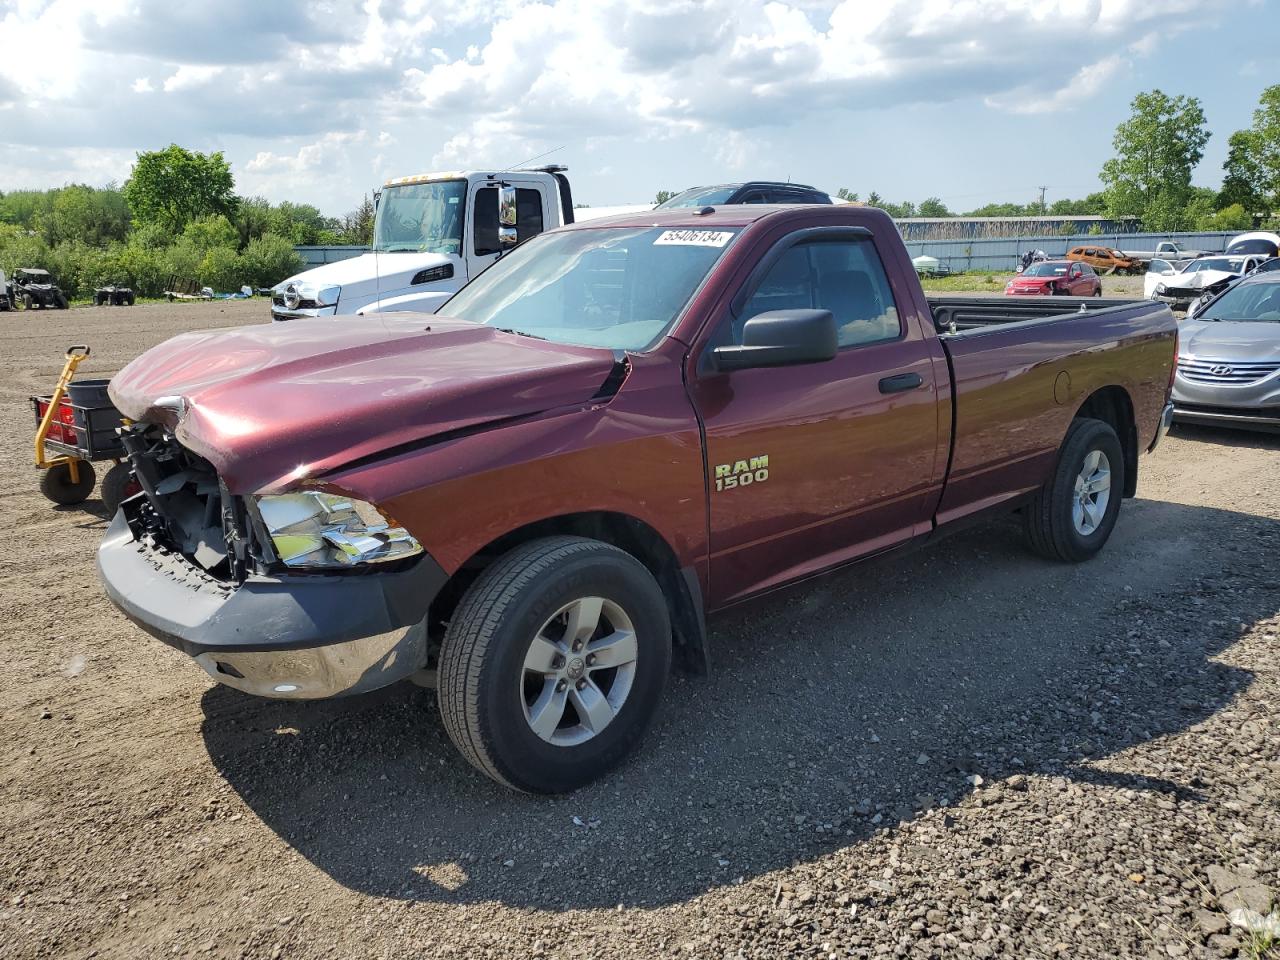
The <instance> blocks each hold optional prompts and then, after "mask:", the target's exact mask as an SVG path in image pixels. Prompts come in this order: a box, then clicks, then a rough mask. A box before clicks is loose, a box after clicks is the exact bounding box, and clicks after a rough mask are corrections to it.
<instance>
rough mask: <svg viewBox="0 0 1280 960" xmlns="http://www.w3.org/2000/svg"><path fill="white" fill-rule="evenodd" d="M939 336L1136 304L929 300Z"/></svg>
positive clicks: (1065, 299)
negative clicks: (977, 328)
mask: <svg viewBox="0 0 1280 960" xmlns="http://www.w3.org/2000/svg"><path fill="white" fill-rule="evenodd" d="M927 299H928V301H929V307H930V309H931V310H932V311H933V322H934V324H935V325H936V326H937V328H938V332H939V333H955V332H957V331H960V330H972V329H974V328H976V327H989V326H993V325H995V324H1004V323H1017V322H1018V321H1021V320H1041V319H1043V318H1045V317H1057V316H1061V315H1063V314H1068V313H1085V312H1089V311H1092V310H1103V309H1106V308H1108V307H1122V306H1127V305H1131V304H1133V303H1134V302H1135V301H1133V300H1104V299H1102V298H1101V297H928V298H927Z"/></svg>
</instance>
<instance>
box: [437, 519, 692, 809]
mask: <svg viewBox="0 0 1280 960" xmlns="http://www.w3.org/2000/svg"><path fill="white" fill-rule="evenodd" d="M670 668H671V625H670V621H669V620H668V616H667V605H666V601H665V599H664V598H663V595H662V591H661V589H660V588H659V587H658V584H657V581H656V580H654V578H653V575H652V574H651V573H650V572H649V571H648V569H646V568H645V567H644V565H643V564H641V563H640V562H639V561H638V560H636V559H635V558H634V557H633V556H631V555H630V554H628V553H625V552H624V551H622V550H619V549H618V548H617V547H614V546H611V545H609V544H606V543H602V542H600V541H598V540H587V539H584V538H580V537H552V538H548V539H545V540H535V541H533V542H531V543H527V544H524V545H523V546H520V547H516V548H515V549H514V550H512V551H511V552H510V553H508V554H506V555H505V556H503V557H501V558H500V559H499V560H497V561H496V562H495V563H494V564H493V565H492V566H490V567H489V568H488V569H487V570H486V571H485V572H484V573H482V574H481V575H480V577H479V579H477V580H476V582H475V583H474V584H472V586H471V587H470V589H468V591H467V593H466V595H465V596H464V597H463V598H462V602H461V603H460V604H459V606H458V609H457V611H456V612H455V613H454V616H453V618H452V619H451V621H450V623H449V628H448V630H447V631H446V633H445V638H444V643H443V644H442V647H441V652H440V671H439V686H438V689H437V697H438V699H439V702H440V712H441V715H442V717H443V719H444V727H445V730H446V731H447V732H448V734H449V737H450V739H452V740H453V742H454V744H455V745H456V746H457V747H458V749H459V750H460V751H461V752H462V755H463V756H464V757H466V758H467V760H468V761H470V763H471V764H473V765H474V766H475V767H476V768H477V769H479V770H481V771H483V772H484V773H486V774H488V775H489V776H490V777H492V778H493V779H494V780H497V781H498V782H499V783H503V784H506V785H507V786H510V787H514V788H516V789H518V790H527V791H530V792H534V793H563V792H567V791H569V790H573V789H576V788H577V787H580V786H582V785H583V784H586V783H589V782H590V781H592V780H594V779H596V778H597V777H599V776H601V775H602V774H604V773H605V772H607V771H608V770H610V769H611V768H612V767H614V766H615V765H616V764H618V763H619V762H620V761H621V760H622V759H623V758H624V757H625V756H626V755H627V754H628V753H629V752H630V751H631V750H632V749H633V748H634V747H635V746H636V744H637V743H639V741H640V738H641V737H642V736H643V734H644V731H645V730H646V728H647V727H648V726H649V723H650V721H651V720H652V719H653V716H654V714H655V712H656V711H657V707H658V702H659V699H660V698H661V695H662V689H663V687H664V685H665V684H666V679H667V674H668V673H669V671H670Z"/></svg>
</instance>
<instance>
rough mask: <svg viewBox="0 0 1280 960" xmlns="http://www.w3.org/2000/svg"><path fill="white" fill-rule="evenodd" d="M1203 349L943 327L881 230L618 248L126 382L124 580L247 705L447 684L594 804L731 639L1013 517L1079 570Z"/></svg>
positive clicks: (769, 212)
mask: <svg viewBox="0 0 1280 960" xmlns="http://www.w3.org/2000/svg"><path fill="white" fill-rule="evenodd" d="M1086 308H1087V309H1086ZM1176 337H1177V334H1176V327H1175V324H1174V320H1173V317H1172V315H1171V314H1170V312H1169V310H1168V308H1167V307H1165V306H1163V305H1161V304H1157V303H1153V302H1150V301H1139V302H1127V303H1119V304H1117V303H1110V302H1107V301H1098V300H1088V301H1086V300H1079V301H1077V300H1071V299H1066V298H1053V299H1050V298H1046V299H1044V300H1042V301H1035V302H1030V301H1023V302H1017V301H1015V302H1009V301H1005V300H1003V299H988V300H974V299H960V298H955V299H951V300H937V301H934V302H933V303H930V302H929V301H928V300H927V299H926V298H925V295H924V293H923V291H922V290H921V288H920V284H919V282H918V281H917V279H916V274H915V271H914V270H913V269H912V265H911V262H910V260H909V259H908V257H907V251H906V249H905V247H904V246H903V243H902V241H901V239H900V238H899V236H898V233H897V231H896V230H895V228H894V226H893V223H892V222H891V221H890V220H889V218H888V217H887V216H886V215H885V214H883V213H882V212H880V211H878V210H874V209H868V208H860V207H857V206H832V207H818V206H804V207H799V206H793V207H770V206H729V207H715V208H711V207H707V208H704V209H702V210H690V209H677V210H671V211H654V212H648V213H643V214H636V215H634V216H628V217H618V218H613V219H609V220H594V221H590V222H588V223H585V224H579V225H574V226H572V227H567V228H564V229H561V230H554V231H551V232H549V233H545V234H543V235H541V236H539V237H536V238H534V239H533V240H531V241H529V242H528V243H526V244H523V245H522V246H520V247H518V248H516V249H515V250H514V251H512V252H511V253H509V254H507V255H506V256H504V257H503V258H502V259H501V260H499V261H498V262H497V263H496V264H495V265H494V266H492V267H490V268H489V269H488V270H487V271H485V272H484V273H482V274H481V275H480V276H478V277H477V278H476V279H474V280H472V281H471V283H469V284H468V285H467V286H466V287H465V288H464V289H463V290H462V291H460V292H459V293H458V294H456V295H455V296H454V297H453V299H452V300H450V301H449V302H448V303H447V305H446V306H445V308H444V309H443V310H442V312H441V315H437V316H428V315H424V314H398V315H397V314H390V315H387V314H384V315H377V316H370V317H363V318H360V317H342V318H338V319H335V320H323V319H322V320H317V321H315V322H309V323H306V324H288V325H285V326H282V325H279V324H276V325H265V324H264V325H262V326H252V327H245V328H241V329H238V330H232V331H220V332H213V333H192V334H186V335H183V336H179V337H176V338H174V339H172V340H170V341H168V342H167V343H164V344H162V345H160V346H158V347H156V348H155V349H153V350H151V351H149V352H148V353H146V354H144V355H143V356H142V357H140V358H139V359H137V360H135V361H133V362H132V363H131V364H129V366H127V367H126V368H125V369H124V370H123V371H122V372H121V373H120V374H119V375H118V376H117V377H116V378H115V379H114V380H113V381H112V385H111V396H112V398H113V400H114V401H115V403H116V405H117V406H118V407H119V408H120V410H121V411H122V412H123V413H124V414H125V415H126V416H127V417H128V418H130V419H131V420H132V421H133V423H132V426H130V427H128V428H126V429H125V431H124V441H125V444H126V446H127V449H128V451H129V456H130V462H131V463H132V465H133V468H134V471H135V473H136V476H137V479H138V481H139V484H140V486H141V488H142V492H141V493H140V494H138V495H136V496H134V497H132V498H131V499H128V500H126V501H125V502H124V503H123V504H122V506H121V508H120V510H119V512H118V513H117V514H116V516H115V518H114V520H113V522H112V524H111V527H110V530H109V531H108V533H107V535H106V538H105V540H104V542H103V544H102V546H101V549H100V551H99V554H98V562H99V568H100V571H101V575H102V579H103V582H104V583H105V585H106V590H107V593H108V595H109V596H110V597H111V599H112V600H113V601H114V602H115V603H116V604H117V605H118V606H119V607H120V609H121V610H123V611H124V612H125V613H126V614H127V615H128V616H129V617H130V618H131V619H132V620H134V621H135V622H136V623H137V624H138V625H139V626H141V627H142V628H143V629H145V630H147V631H148V632H150V633H152V634H154V635H155V636H157V637H158V638H160V639H161V640H163V641H164V642H165V643H168V644H169V645H171V646H174V647H176V648H178V649H180V650H183V651H185V652H186V653H188V654H189V655H190V656H192V657H194V658H195V660H196V661H197V663H199V664H200V666H201V667H203V668H204V669H205V670H206V671H208V673H209V675H210V676H212V677H213V678H214V679H215V680H217V681H219V682H220V683H224V684H227V685H228V686H232V687H236V688H238V689H240V690H243V691H246V692H249V693H253V694H258V695H261V696H267V697H286V698H317V697H332V696H336V695H340V694H348V693H355V692H360V691H365V690H370V689H373V688H376V687H380V686H383V685H385V684H389V683H392V682H394V681H398V680H401V679H404V678H406V677H414V678H415V679H417V680H419V681H420V682H424V683H431V682H435V683H436V686H437V695H438V699H439V703H440V710H441V713H442V715H443V721H444V725H445V728H446V729H447V731H448V733H449V735H450V736H451V737H452V739H453V741H454V742H455V743H456V744H457V746H458V748H459V749H460V750H461V752H462V753H463V754H464V755H465V756H466V758H467V759H468V760H469V761H471V763H473V764H474V765H475V766H476V767H478V768H479V769H480V770H482V771H484V772H485V773H487V774H488V775H489V776H491V777H493V778H494V779H496V780H498V781H500V782H502V783H505V784H508V785H510V786H512V787H516V788H519V789H523V790H530V791H543V792H555V791H564V790H569V789H572V788H574V787H576V786H578V785H580V784H583V783H585V782H587V781H589V780H591V779H592V778H594V777H597V776H599V775H600V774H601V773H602V772H604V771H606V770H608V769H609V768H610V767H611V766H612V765H614V764H616V763H617V762H618V761H619V760H620V759H621V758H622V757H623V756H625V755H626V754H627V752H628V751H629V750H631V749H632V748H633V747H634V746H635V744H636V743H637V741H638V740H639V739H640V738H641V736H642V734H643V732H644V730H645V728H646V726H647V725H648V723H649V722H650V720H651V719H652V717H653V715H654V712H655V710H656V709H657V706H658V703H659V700H660V697H661V694H662V690H663V687H664V684H665V681H666V678H667V675H668V673H669V672H670V669H671V664H672V661H673V658H677V659H679V660H681V661H682V662H687V663H689V664H691V665H694V666H698V665H700V664H702V663H703V662H704V661H705V658H706V631H705V626H704V624H705V618H706V616H707V614H709V613H712V612H714V611H717V610H721V609H723V608H725V607H727V606H729V605H731V604H735V603H737V602H739V601H741V600H744V599H746V598H748V597H754V596H758V595H760V594H762V593H764V592H766V591H769V590H772V589H774V588H777V587H781V586H783V585H787V584H794V583H796V582H798V581H801V580H804V579H806V578H809V577H812V576H814V575H816V574H820V573H823V572H825V571H829V570H832V569H834V568H837V567H840V566H843V565H845V564H848V563H850V562H852V561H857V560H861V559H864V558H867V557H871V556H874V555H878V554H883V553H885V552H886V551H889V550H892V549H894V548H898V547H902V546H905V545H907V544H911V543H913V542H918V541H921V540H924V539H927V538H932V537H936V536H938V535H939V534H941V533H943V532H944V531H945V530H946V529H947V528H948V527H955V526H957V525H958V524H959V523H960V522H961V521H966V520H972V519H975V518H978V517H981V516H983V515H986V514H990V513H996V512H1004V513H1008V512H1012V511H1015V510H1016V511H1020V513H1021V517H1022V521H1023V523H1024V524H1025V526H1026V532H1027V538H1028V540H1029V543H1030V545H1031V547H1032V548H1033V549H1034V550H1035V551H1036V552H1038V553H1040V554H1042V555H1044V556H1046V557H1049V558H1053V559H1057V560H1063V561H1081V560H1086V559H1088V558H1089V557H1090V556H1092V555H1093V554H1094V553H1096V552H1097V551H1098V550H1100V549H1101V548H1102V546H1103V544H1104V543H1105V542H1106V540H1107V538H1108V537H1109V536H1110V534H1111V531H1112V528H1113V526H1114V525H1115V523H1116V516H1117V513H1118V512H1119V509H1120V503H1121V499H1122V498H1123V497H1129V496H1132V495H1133V493H1134V490H1135V485H1136V482H1137V468H1138V456H1139V454H1140V453H1141V452H1143V451H1146V450H1150V449H1152V448H1153V447H1154V446H1155V445H1156V443H1157V442H1158V441H1159V440H1160V438H1161V436H1162V435H1163V432H1164V430H1165V429H1167V426H1168V423H1169V414H1170V409H1171V408H1170V406H1169V395H1170V384H1171V381H1172V375H1173V370H1174V357H1175V356H1176V352H1177V349H1176Z"/></svg>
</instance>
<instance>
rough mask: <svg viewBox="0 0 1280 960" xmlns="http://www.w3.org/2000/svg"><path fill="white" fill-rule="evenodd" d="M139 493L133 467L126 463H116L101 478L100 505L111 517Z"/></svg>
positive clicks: (139, 489) (138, 485)
mask: <svg viewBox="0 0 1280 960" xmlns="http://www.w3.org/2000/svg"><path fill="white" fill-rule="evenodd" d="M141 492H142V485H141V484H140V483H138V480H137V478H136V477H135V476H134V475H133V466H132V465H131V464H130V463H129V462H128V461H125V462H123V463H117V464H116V465H115V466H113V467H112V468H111V469H110V470H108V471H107V472H106V474H105V475H104V476H103V478H102V505H103V506H104V507H106V508H107V513H109V514H111V516H113V517H114V516H115V514H116V511H117V510H118V509H120V504H121V503H123V502H124V501H125V500H128V499H129V498H130V497H132V496H133V495H134V494H135V493H141Z"/></svg>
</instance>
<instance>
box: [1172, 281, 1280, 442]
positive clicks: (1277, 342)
mask: <svg viewBox="0 0 1280 960" xmlns="http://www.w3.org/2000/svg"><path fill="white" fill-rule="evenodd" d="M1178 335H1179V350H1178V370H1177V373H1176V374H1175V376H1174V381H1173V417H1174V420H1175V421H1178V422H1182V423H1201V424H1209V425H1220V426H1228V427H1244V428H1247V429H1255V430H1280V273H1277V272H1274V271H1273V272H1269V273H1266V272H1264V273H1258V274H1255V275H1253V276H1251V277H1246V278H1245V279H1244V280H1241V281H1239V282H1238V283H1235V284H1233V285H1232V286H1231V287H1229V288H1228V289H1227V290H1226V291H1224V292H1223V293H1221V294H1220V295H1218V296H1217V297H1216V298H1214V299H1213V300H1211V301H1209V302H1208V303H1207V304H1205V305H1204V306H1203V307H1202V308H1201V309H1200V310H1199V311H1198V312H1197V313H1196V315H1195V317H1194V319H1187V320H1184V321H1182V322H1181V323H1180V324H1179V329H1178Z"/></svg>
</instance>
